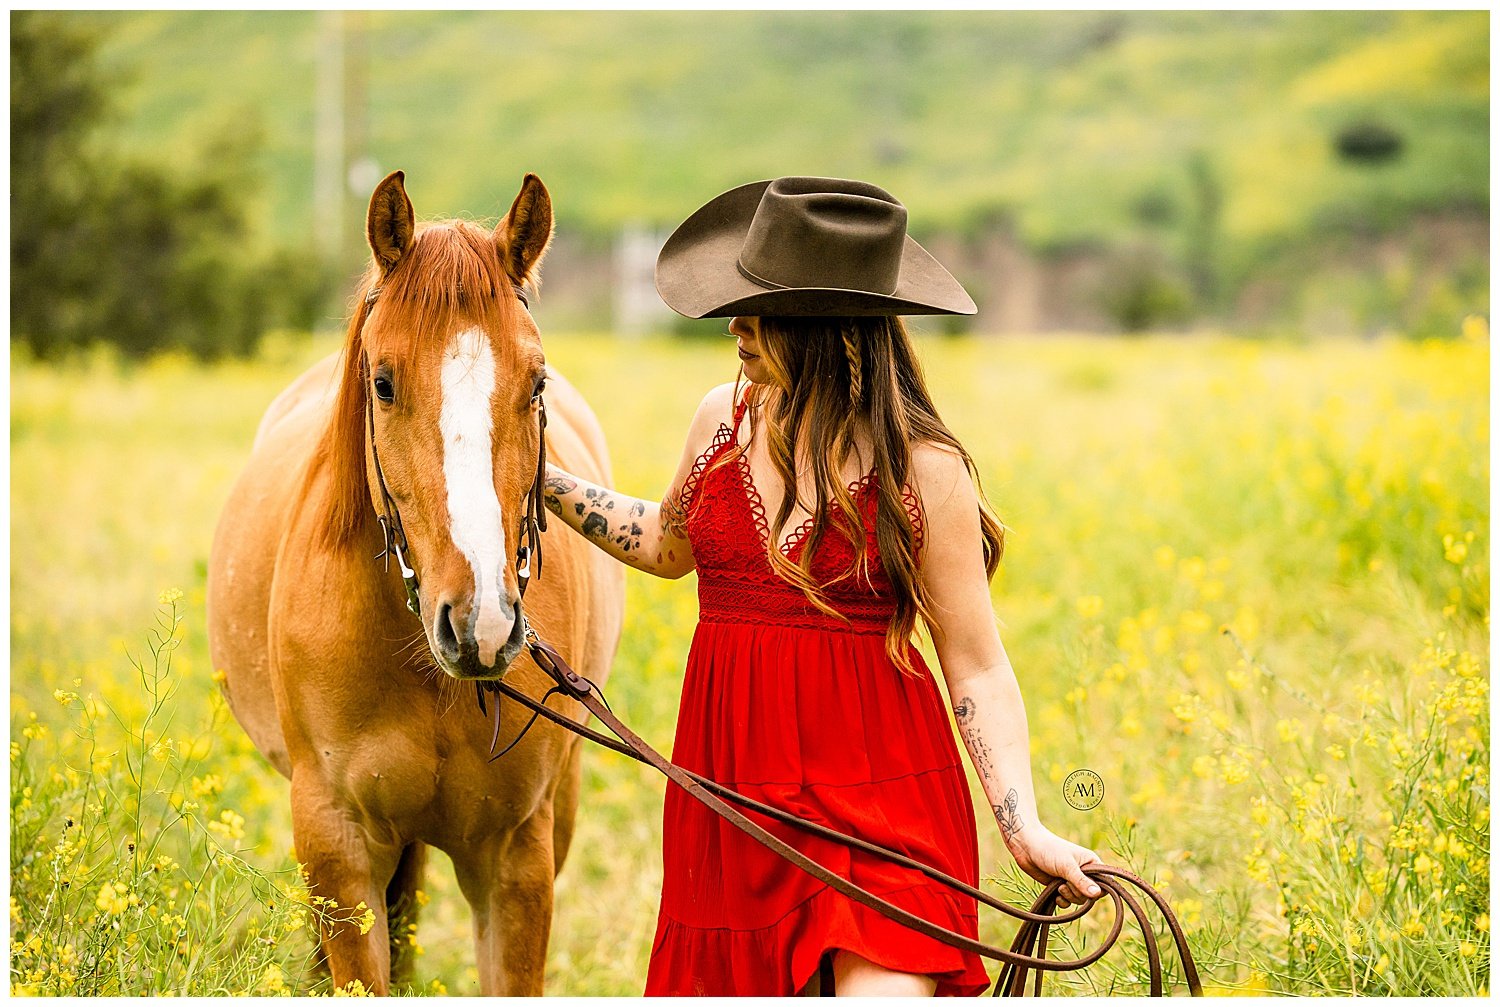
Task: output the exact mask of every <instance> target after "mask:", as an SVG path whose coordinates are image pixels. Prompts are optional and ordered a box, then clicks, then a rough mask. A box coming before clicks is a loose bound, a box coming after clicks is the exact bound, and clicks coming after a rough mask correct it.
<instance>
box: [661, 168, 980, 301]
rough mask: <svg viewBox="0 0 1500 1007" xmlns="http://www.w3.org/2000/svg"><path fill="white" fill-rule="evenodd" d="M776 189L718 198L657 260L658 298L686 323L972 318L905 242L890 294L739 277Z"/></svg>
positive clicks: (921, 252)
mask: <svg viewBox="0 0 1500 1007" xmlns="http://www.w3.org/2000/svg"><path fill="white" fill-rule="evenodd" d="M770 184H771V180H770V179H767V180H766V181H763V182H750V183H749V184H747V185H741V186H737V187H736V188H733V189H730V190H729V191H728V192H725V193H722V194H721V195H718V196H715V197H714V198H713V199H711V200H709V201H708V202H707V203H705V204H704V205H703V206H702V207H700V208H699V209H698V210H697V211H696V212H695V213H694V214H693V215H692V216H690V217H688V219H687V220H685V221H683V222H682V224H681V225H680V226H679V227H678V228H677V230H675V231H673V232H672V235H671V237H669V238H667V241H666V244H664V245H663V246H662V250H661V254H660V255H658V256H657V258H656V291H657V293H658V294H660V295H661V299H662V300H663V301H665V302H666V303H667V306H668V307H669V308H671V309H672V310H673V311H675V312H677V313H678V314H680V315H686V316H687V317H688V318H727V317H729V316H731V315H757V316H758V315H972V314H974V313H975V312H976V311H977V310H978V308H976V307H975V305H974V299H973V298H971V297H970V296H969V294H968V292H967V291H966V290H964V288H963V285H962V284H961V283H959V282H958V280H956V279H954V278H953V274H951V273H949V272H948V270H946V269H944V268H943V266H942V264H941V263H940V262H938V261H937V260H936V259H934V258H933V257H932V256H931V255H930V254H928V252H927V250H926V249H925V248H923V247H922V246H921V245H919V244H917V242H916V241H915V240H913V239H912V237H911V235H907V236H906V241H905V244H904V245H903V246H902V250H901V272H900V276H899V279H898V281H897V284H896V289H895V290H894V291H892V292H891V293H890V294H877V293H871V292H869V291H864V290H846V289H842V288H837V287H783V288H774V289H773V288H767V287H763V286H761V285H760V284H758V283H755V282H754V281H753V280H750V279H749V278H747V277H746V276H745V275H744V274H742V273H741V272H740V271H739V268H738V267H737V266H736V263H737V262H738V261H739V255H740V249H741V247H743V245H744V243H745V235H746V233H747V232H748V231H749V229H750V221H751V218H753V217H754V216H755V210H756V207H758V206H759V205H760V199H761V194H762V193H764V192H765V191H766V187H767V186H769V185H770Z"/></svg>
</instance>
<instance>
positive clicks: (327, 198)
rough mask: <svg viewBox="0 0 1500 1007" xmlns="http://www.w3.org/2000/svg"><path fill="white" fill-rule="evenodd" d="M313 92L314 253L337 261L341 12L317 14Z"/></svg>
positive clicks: (337, 264)
mask: <svg viewBox="0 0 1500 1007" xmlns="http://www.w3.org/2000/svg"><path fill="white" fill-rule="evenodd" d="M314 88H315V92H316V93H315V94H314V96H313V102H314V107H313V227H314V228H315V230H316V232H317V233H316V234H315V235H314V239H315V242H316V246H317V248H318V251H319V254H321V255H322V257H323V261H324V263H325V264H327V265H328V266H331V267H333V268H335V269H337V268H339V267H340V265H341V261H340V260H341V259H342V252H343V248H344V185H345V181H344V14H343V12H342V11H336V10H325V11H321V12H319V14H318V63H317V70H316V75H315V84H314Z"/></svg>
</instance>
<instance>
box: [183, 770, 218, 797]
mask: <svg viewBox="0 0 1500 1007" xmlns="http://www.w3.org/2000/svg"><path fill="white" fill-rule="evenodd" d="M191 787H192V791H193V796H194V797H213V796H215V795H216V794H221V793H223V792H224V778H223V777H222V776H220V775H219V774H218V773H209V774H208V775H207V776H201V777H200V776H195V777H193V782H192V784H191Z"/></svg>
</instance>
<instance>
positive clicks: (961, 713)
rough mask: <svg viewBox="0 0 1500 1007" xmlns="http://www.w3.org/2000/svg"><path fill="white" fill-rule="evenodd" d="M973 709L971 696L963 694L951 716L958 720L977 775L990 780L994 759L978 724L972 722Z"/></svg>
mask: <svg viewBox="0 0 1500 1007" xmlns="http://www.w3.org/2000/svg"><path fill="white" fill-rule="evenodd" d="M974 710H975V707H974V700H973V698H972V697H970V696H965V697H963V698H962V699H960V700H959V701H958V705H956V706H955V707H954V708H953V718H954V719H955V720H956V721H957V722H958V730H959V733H960V734H962V735H963V739H964V743H965V744H967V745H968V746H969V752H970V753H971V754H972V755H973V756H974V768H975V769H977V770H979V775H980V776H981V777H983V778H984V779H985V780H992V779H994V770H995V761H994V759H993V758H992V757H991V756H990V746H989V745H986V744H985V743H984V739H983V738H982V737H980V735H979V726H978V725H977V724H975V723H974Z"/></svg>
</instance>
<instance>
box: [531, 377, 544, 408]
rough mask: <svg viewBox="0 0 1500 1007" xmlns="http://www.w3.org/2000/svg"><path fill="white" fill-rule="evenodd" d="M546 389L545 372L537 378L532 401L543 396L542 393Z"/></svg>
mask: <svg viewBox="0 0 1500 1007" xmlns="http://www.w3.org/2000/svg"><path fill="white" fill-rule="evenodd" d="M546 390H547V376H546V375H545V374H543V375H542V376H541V377H539V378H537V379H536V387H535V388H533V389H532V390H531V401H533V402H535V401H536V400H537V399H539V398H541V397H542V393H543V392H545V391H546Z"/></svg>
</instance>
